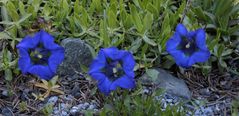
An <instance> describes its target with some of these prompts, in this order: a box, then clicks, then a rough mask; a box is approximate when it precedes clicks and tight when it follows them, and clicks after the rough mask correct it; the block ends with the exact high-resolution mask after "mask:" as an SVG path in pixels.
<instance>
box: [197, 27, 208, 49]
mask: <svg viewBox="0 0 239 116" xmlns="http://www.w3.org/2000/svg"><path fill="white" fill-rule="evenodd" d="M196 44H197V47H198V48H200V49H202V50H207V45H206V33H205V31H204V30H203V29H198V30H196Z"/></svg>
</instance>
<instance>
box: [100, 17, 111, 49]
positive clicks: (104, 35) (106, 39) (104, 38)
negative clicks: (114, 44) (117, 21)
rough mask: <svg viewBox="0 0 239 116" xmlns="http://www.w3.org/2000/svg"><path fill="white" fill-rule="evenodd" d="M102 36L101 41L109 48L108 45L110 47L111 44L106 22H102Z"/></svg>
mask: <svg viewBox="0 0 239 116" xmlns="http://www.w3.org/2000/svg"><path fill="white" fill-rule="evenodd" d="M100 36H101V40H102V41H103V42H104V46H105V47H108V45H110V43H111V42H110V39H109V37H108V33H107V29H106V22H105V21H104V20H101V21H100Z"/></svg>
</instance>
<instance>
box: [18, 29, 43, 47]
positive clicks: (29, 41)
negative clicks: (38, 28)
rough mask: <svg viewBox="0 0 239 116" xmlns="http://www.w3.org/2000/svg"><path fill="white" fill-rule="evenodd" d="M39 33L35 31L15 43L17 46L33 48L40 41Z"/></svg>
mask: <svg viewBox="0 0 239 116" xmlns="http://www.w3.org/2000/svg"><path fill="white" fill-rule="evenodd" d="M40 37H41V36H40V33H39V32H38V33H36V34H35V35H34V36H26V37H24V38H23V39H22V40H21V42H20V43H18V44H17V48H25V49H30V48H35V47H36V46H37V45H38V44H39V41H40Z"/></svg>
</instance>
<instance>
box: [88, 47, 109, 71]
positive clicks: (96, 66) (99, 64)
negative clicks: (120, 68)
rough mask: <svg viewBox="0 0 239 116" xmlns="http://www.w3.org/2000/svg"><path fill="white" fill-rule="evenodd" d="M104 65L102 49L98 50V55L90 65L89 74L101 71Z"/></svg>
mask: <svg viewBox="0 0 239 116" xmlns="http://www.w3.org/2000/svg"><path fill="white" fill-rule="evenodd" d="M105 65H106V59H105V55H104V52H103V50H100V51H99V54H98V56H97V57H96V58H95V59H94V60H93V62H92V63H91V65H90V70H89V72H88V73H89V74H91V73H94V72H101V69H102V68H104V67H105Z"/></svg>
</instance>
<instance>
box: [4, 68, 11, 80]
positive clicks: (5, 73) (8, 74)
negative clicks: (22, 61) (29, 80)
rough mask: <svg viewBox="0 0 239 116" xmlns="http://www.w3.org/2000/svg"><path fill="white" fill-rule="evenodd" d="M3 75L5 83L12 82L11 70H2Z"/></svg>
mask: <svg viewBox="0 0 239 116" xmlns="http://www.w3.org/2000/svg"><path fill="white" fill-rule="evenodd" d="M4 75H5V79H6V80H7V81H11V80H12V70H11V69H5V70H4Z"/></svg>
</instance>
